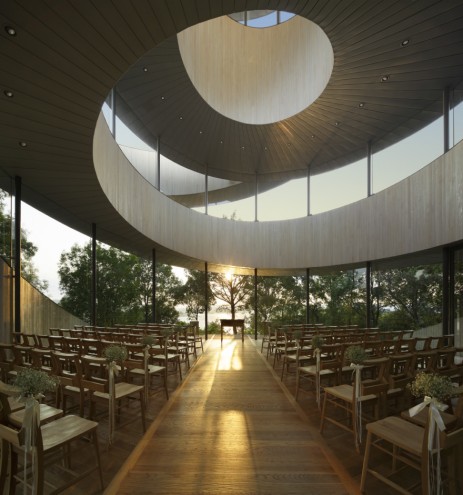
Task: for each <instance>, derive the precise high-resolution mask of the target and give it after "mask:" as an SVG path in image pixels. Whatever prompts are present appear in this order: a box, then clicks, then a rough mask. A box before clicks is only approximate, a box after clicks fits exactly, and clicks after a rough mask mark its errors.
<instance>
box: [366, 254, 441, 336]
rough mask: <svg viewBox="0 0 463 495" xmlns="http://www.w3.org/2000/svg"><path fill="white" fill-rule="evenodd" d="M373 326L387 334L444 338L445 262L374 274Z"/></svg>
mask: <svg viewBox="0 0 463 495" xmlns="http://www.w3.org/2000/svg"><path fill="white" fill-rule="evenodd" d="M371 281H372V288H371V294H372V324H373V326H378V327H379V328H380V329H383V330H408V329H410V330H415V336H422V337H425V336H432V335H436V336H437V335H442V281H443V274H442V260H440V261H439V262H433V263H429V264H414V261H413V258H412V257H410V259H409V261H408V262H404V261H402V262H401V263H400V265H398V264H396V265H395V266H394V264H392V263H391V264H390V265H389V266H388V267H384V268H376V269H373V270H372V274H371Z"/></svg>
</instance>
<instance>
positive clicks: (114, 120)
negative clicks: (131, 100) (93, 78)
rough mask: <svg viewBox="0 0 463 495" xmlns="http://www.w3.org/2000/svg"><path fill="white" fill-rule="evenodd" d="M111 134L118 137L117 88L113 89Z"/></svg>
mask: <svg viewBox="0 0 463 495" xmlns="http://www.w3.org/2000/svg"><path fill="white" fill-rule="evenodd" d="M111 112H112V114H111V134H112V135H113V138H114V139H116V88H115V87H114V88H113V89H112V91H111Z"/></svg>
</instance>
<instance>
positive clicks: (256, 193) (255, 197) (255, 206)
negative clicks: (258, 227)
mask: <svg viewBox="0 0 463 495" xmlns="http://www.w3.org/2000/svg"><path fill="white" fill-rule="evenodd" d="M258 194H259V179H258V176H257V172H256V183H255V191H254V221H255V222H258V221H259V217H258V211H257V207H258V205H257V196H258Z"/></svg>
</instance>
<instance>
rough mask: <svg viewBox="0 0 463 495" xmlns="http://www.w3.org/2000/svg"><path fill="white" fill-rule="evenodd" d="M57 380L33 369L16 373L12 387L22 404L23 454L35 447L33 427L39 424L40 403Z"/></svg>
mask: <svg viewBox="0 0 463 495" xmlns="http://www.w3.org/2000/svg"><path fill="white" fill-rule="evenodd" d="M58 383H59V381H58V378H57V377H55V376H53V375H49V374H48V373H45V371H41V370H37V369H34V368H24V369H22V370H20V371H18V374H17V375H16V378H15V380H14V382H13V386H14V387H15V388H16V389H17V392H18V400H19V401H20V402H24V404H25V410H24V419H23V430H24V452H25V455H26V457H27V454H28V453H29V452H31V450H32V447H34V446H35V438H34V437H35V435H34V431H35V425H39V424H40V403H39V402H40V401H41V400H42V399H43V397H44V394H45V392H53V391H55V390H56V387H57V386H58Z"/></svg>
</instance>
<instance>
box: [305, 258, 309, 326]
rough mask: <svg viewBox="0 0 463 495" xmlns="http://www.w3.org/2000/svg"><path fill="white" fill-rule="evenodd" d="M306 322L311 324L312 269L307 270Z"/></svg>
mask: <svg viewBox="0 0 463 495" xmlns="http://www.w3.org/2000/svg"><path fill="white" fill-rule="evenodd" d="M305 322H306V323H310V268H306V269H305Z"/></svg>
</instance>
